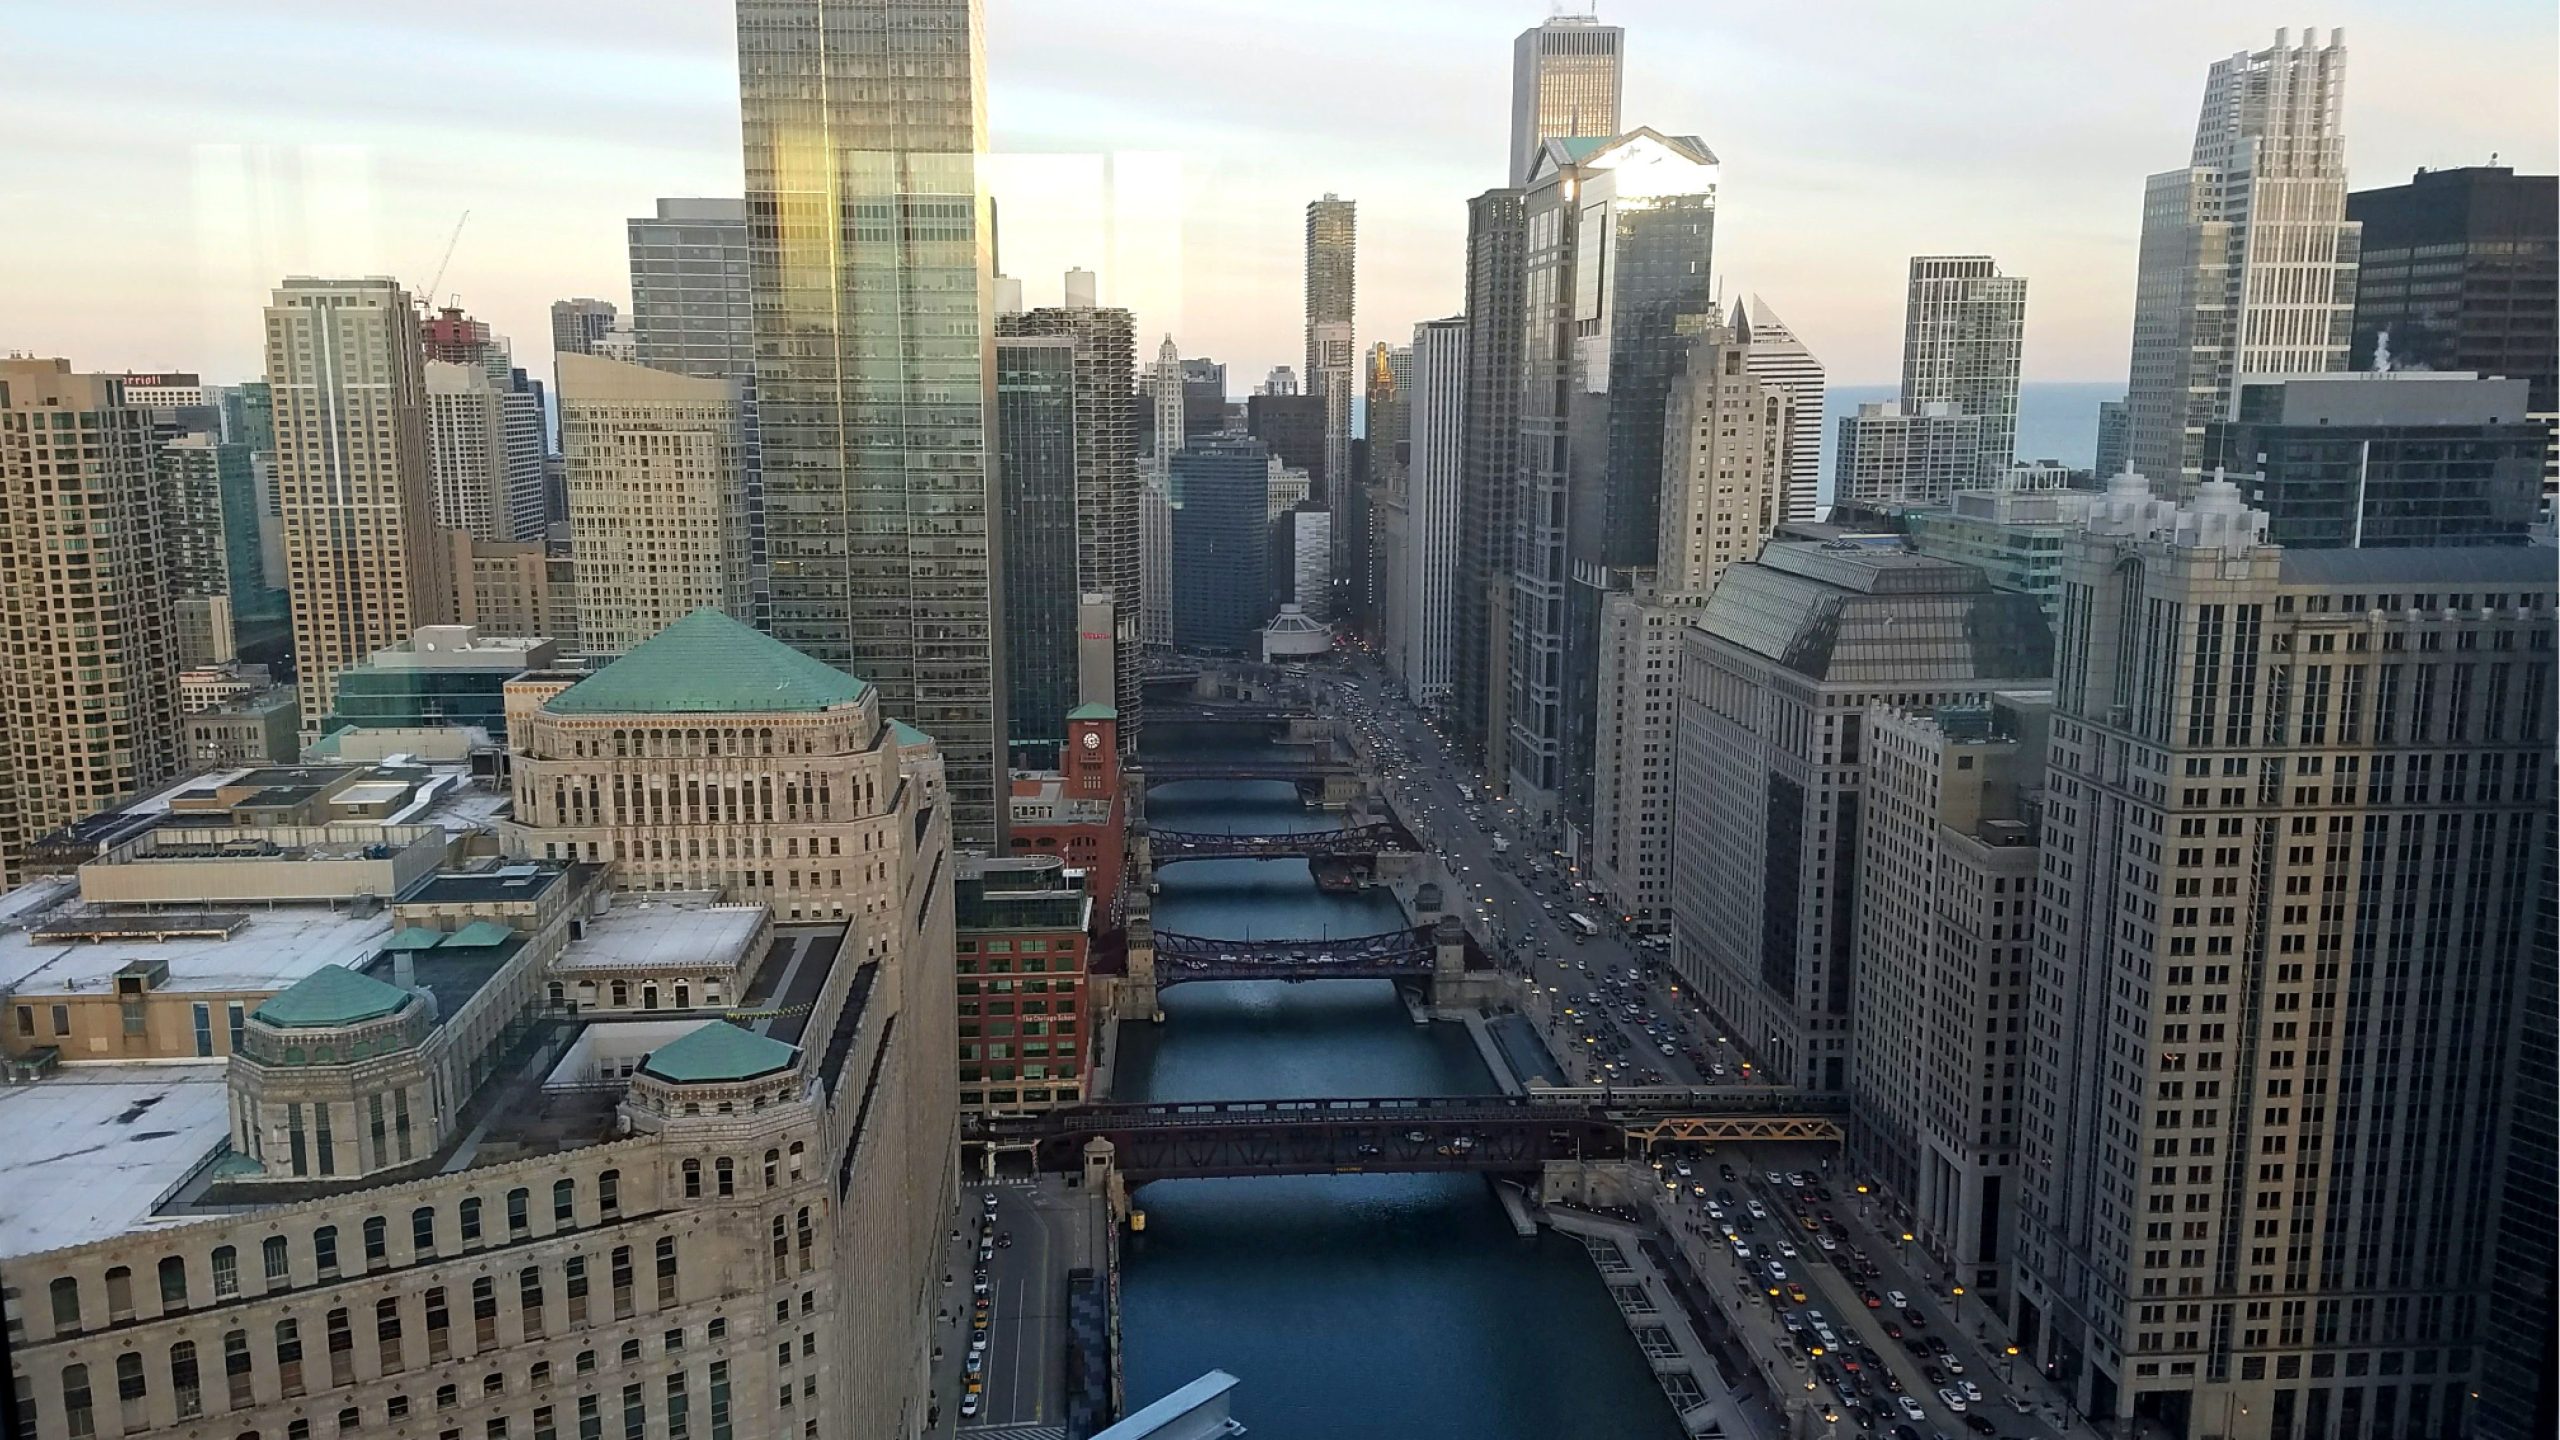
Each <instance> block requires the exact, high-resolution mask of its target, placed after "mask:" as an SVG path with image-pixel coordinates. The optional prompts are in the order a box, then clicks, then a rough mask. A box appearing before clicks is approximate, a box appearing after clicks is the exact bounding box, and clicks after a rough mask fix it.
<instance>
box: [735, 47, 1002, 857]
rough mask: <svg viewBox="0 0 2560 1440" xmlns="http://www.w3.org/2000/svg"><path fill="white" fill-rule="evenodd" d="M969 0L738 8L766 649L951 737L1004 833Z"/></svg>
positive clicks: (968, 789) (970, 806) (978, 83)
mask: <svg viewBox="0 0 2560 1440" xmlns="http://www.w3.org/2000/svg"><path fill="white" fill-rule="evenodd" d="M980 23H981V21H980V15H979V11H978V6H977V5H975V4H973V3H971V0H739V4H738V86H739V99H740V107H741V110H742V122H743V127H744V136H745V161H746V181H747V185H746V189H747V196H746V198H747V256H748V270H749V279H750V282H751V284H752V286H753V293H754V298H755V346H756V399H757V418H758V427H759V433H760V439H761V442H762V451H763V454H762V468H763V476H764V492H765V515H766V534H767V543H768V547H769V553H770V557H771V566H772V581H771V583H772V606H773V608H772V617H771V621H770V624H771V627H772V633H773V636H774V638H776V639H778V640H782V641H784V642H786V643H788V644H790V645H792V646H794V647H796V648H798V649H800V650H801V651H803V652H805V653H807V654H809V655H812V656H815V657H816V658H818V659H820V660H824V661H825V662H827V663H828V664H830V665H835V666H837V667H839V668H842V669H844V670H847V671H849V672H851V673H853V674H855V675H858V676H860V677H861V678H863V679H865V680H868V681H870V682H871V683H873V684H875V685H877V686H879V687H880V691H881V705H880V708H881V711H882V713H884V714H891V715H898V716H902V717H904V718H906V719H908V720H910V721H912V722H913V723H914V724H915V725H916V727H917V728H919V729H921V730H923V731H925V732H927V733H928V734H931V735H932V736H933V737H934V738H935V739H936V740H937V741H939V742H940V744H941V748H942V752H943V754H944V756H945V757H946V761H947V764H948V765H949V783H950V790H951V799H952V818H953V825H954V832H955V838H956V839H958V840H959V841H961V842H963V843H968V844H976V845H985V844H991V843H993V842H994V841H995V840H996V839H997V838H998V837H997V830H998V809H997V784H998V779H999V767H1000V766H1001V764H1002V750H1003V748H1004V733H1005V722H1004V715H1003V708H1004V697H1003V693H1002V688H1001V687H1000V686H999V684H998V683H997V677H998V675H999V673H1000V671H1001V666H1000V663H999V654H998V648H999V647H998V642H997V640H996V638H995V637H996V635H997V627H996V625H995V623H994V621H995V620H996V618H997V617H996V615H995V614H994V611H993V598H994V596H993V586H992V583H991V571H990V567H991V565H992V563H993V557H992V556H991V554H990V545H989V526H988V516H989V505H988V492H989V486H990V477H989V474H988V464H987V440H986V413H985V411H986V378H987V365H988V352H989V344H990V336H989V332H988V324H987V317H986V313H985V308H984V305H983V303H982V297H983V295H984V294H985V293H986V290H987V288H988V286H989V284H990V278H991V272H990V268H989V267H990V254H989V243H990V238H991V234H992V224H991V222H992V218H993V217H992V215H991V213H990V211H989V207H988V202H987V196H986V192H985V190H984V189H983V187H982V186H981V185H980V183H979V175H978V156H979V154H980V153H981V152H982V151H984V150H985V148H986V134H987V120H986V95H985V83H984V75H985V68H986V57H985V52H984V49H983V43H982V37H981V35H980V33H979V25H980Z"/></svg>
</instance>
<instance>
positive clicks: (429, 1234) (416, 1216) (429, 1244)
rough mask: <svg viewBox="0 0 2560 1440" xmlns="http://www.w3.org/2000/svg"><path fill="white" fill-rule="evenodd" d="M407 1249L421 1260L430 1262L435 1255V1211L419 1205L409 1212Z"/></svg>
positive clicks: (430, 1207) (431, 1207)
mask: <svg viewBox="0 0 2560 1440" xmlns="http://www.w3.org/2000/svg"><path fill="white" fill-rule="evenodd" d="M409 1248H410V1249H411V1250H414V1251H416V1252H417V1256H418V1258H419V1259H421V1260H432V1259H434V1258H435V1253H436V1210H435V1207H434V1206H432V1205H421V1206H419V1207H418V1208H417V1209H415V1210H412V1211H410V1212H409Z"/></svg>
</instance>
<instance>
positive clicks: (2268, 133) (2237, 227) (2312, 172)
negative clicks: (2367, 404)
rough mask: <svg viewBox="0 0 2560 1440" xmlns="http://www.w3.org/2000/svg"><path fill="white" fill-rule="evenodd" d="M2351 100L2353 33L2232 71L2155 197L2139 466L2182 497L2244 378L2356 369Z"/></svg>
mask: <svg viewBox="0 0 2560 1440" xmlns="http://www.w3.org/2000/svg"><path fill="white" fill-rule="evenodd" d="M2346 88H2347V47H2346V41H2345V32H2343V31H2337V30H2332V31H2330V32H2329V41H2328V43H2327V44H2326V45H2322V44H2320V43H2318V41H2317V40H2316V39H2315V37H2314V35H2313V33H2312V32H2310V31H2307V30H2306V31H2304V32H2303V37H2302V43H2301V44H2300V45H2295V44H2293V43H2292V42H2291V38H2290V33H2289V32H2287V31H2283V30H2279V31H2277V32H2276V43H2275V45H2274V47H2273V48H2271V49H2267V50H2260V51H2256V52H2254V53H2252V52H2248V51H2243V52H2241V53H2239V54H2236V55H2233V56H2232V57H2230V58H2229V59H2227V60H2218V61H2216V62H2214V65H2213V68H2212V70H2210V71H2209V72H2207V74H2206V76H2205V86H2204V107H2203V113H2202V115H2201V116H2200V117H2199V118H2198V120H2197V122H2196V141H2195V150H2194V154H2193V155H2192V157H2191V158H2190V159H2189V160H2188V162H2187V165H2186V167H2185V168H2184V169H2180V170H2170V171H2166V172H2164V173H2162V174H2158V175H2154V176H2152V177H2151V179H2150V182H2149V183H2148V185H2147V186H2146V187H2145V189H2144V193H2143V203H2142V250H2141V254H2140V257H2139V260H2138V261H2137V265H2138V273H2137V277H2136V280H2135V285H2134V298H2133V373H2132V380H2131V383H2130V385H2129V386H2128V388H2127V391H2126V395H2125V407H2126V409H2127V411H2128V412H2129V423H2130V426H2131V429H2130V434H2129V445H2130V450H2131V453H2130V455H2129V457H2128V459H2129V461H2130V463H2131V465H2132V468H2133V469H2134V470H2136V471H2138V472H2140V473H2142V474H2144V475H2149V476H2154V477H2157V479H2158V480H2159V482H2160V483H2161V484H2162V485H2163V486H2164V487H2167V488H2168V489H2169V490H2170V491H2171V492H2172V493H2174V494H2185V493H2187V492H2189V491H2191V490H2193V489H2194V488H2195V486H2196V484H2197V482H2198V480H2199V478H2200V476H2201V474H2202V471H2203V467H2204V465H2205V463H2206V457H2205V455H2204V433H2205V426H2206V425H2207V424H2209V423H2211V422H2213V421H2215V420H2227V419H2231V418H2233V417H2232V407H2233V405H2234V404H2235V403H2236V402H2237V399H2238V397H2239V393H2240V391H2239V387H2240V382H2241V381H2242V380H2244V379H2247V378H2249V377H2252V376H2264V375H2307V374H2316V373H2318V372H2320V371H2324V370H2341V369H2344V368H2346V364H2347V350H2348V342H2349V340H2350V338H2351V331H2352V330H2353V327H2354V320H2355V296H2356V260H2357V256H2358V252H2359V250H2360V248H2361V237H2362V235H2363V229H2364V227H2363V226H2362V225H2360V224H2358V223H2356V222H2355V221H2351V220H2349V219H2347V218H2346V215H2347V142H2346V131H2345V127H2344V119H2343V115H2344V111H2345V108H2346Z"/></svg>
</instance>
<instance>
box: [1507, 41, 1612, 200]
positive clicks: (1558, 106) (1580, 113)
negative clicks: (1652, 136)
mask: <svg viewBox="0 0 2560 1440" xmlns="http://www.w3.org/2000/svg"><path fill="white" fill-rule="evenodd" d="M1626 38H1627V32H1626V31H1624V30H1621V29H1619V28H1618V27H1617V26H1615V25H1603V24H1601V23H1600V21H1599V18H1598V17H1596V16H1592V15H1550V16H1548V17H1547V19H1546V20H1545V22H1544V23H1542V24H1538V25H1533V26H1531V27H1529V28H1528V29H1526V30H1523V31H1521V32H1520V36H1519V38H1518V39H1516V40H1514V41H1512V42H1511V154H1510V155H1509V156H1508V157H1507V158H1506V159H1505V160H1504V162H1503V163H1504V166H1505V168H1506V169H1507V170H1508V171H1509V172H1510V176H1511V181H1510V183H1511V186H1512V188H1513V189H1518V188H1520V187H1522V186H1525V185H1527V184H1528V183H1529V166H1530V163H1531V162H1532V161H1533V160H1535V159H1536V158H1537V154H1538V147H1539V146H1541V145H1543V144H1545V143H1546V142H1547V141H1549V140H1566V139H1572V138H1574V137H1576V136H1585V135H1615V134H1617V133H1618V96H1619V91H1620V89H1621V88H1622V83H1623V81H1624V78H1625V77H1624V74H1623V69H1624V65H1625V57H1624V55H1623V53H1622V51H1623V50H1624V47H1625V45H1626Z"/></svg>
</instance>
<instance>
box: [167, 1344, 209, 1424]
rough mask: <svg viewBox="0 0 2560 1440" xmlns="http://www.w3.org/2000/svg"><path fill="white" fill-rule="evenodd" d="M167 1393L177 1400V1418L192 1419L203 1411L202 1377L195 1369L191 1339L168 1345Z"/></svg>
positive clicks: (194, 1348) (193, 1348) (194, 1347)
mask: <svg viewBox="0 0 2560 1440" xmlns="http://www.w3.org/2000/svg"><path fill="white" fill-rule="evenodd" d="M169 1394H170V1397H171V1398H172V1399H173V1400H175V1401H176V1402H177V1408H178V1418H179V1419H181V1420H192V1419H194V1418H195V1417H197V1416H198V1415H201V1414H203V1413H204V1377H203V1376H202V1375H201V1374H200V1373H198V1371H197V1369H196V1342H194V1341H193V1340H181V1341H179V1342H178V1343H177V1344H175V1345H172V1346H170V1347H169Z"/></svg>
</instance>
